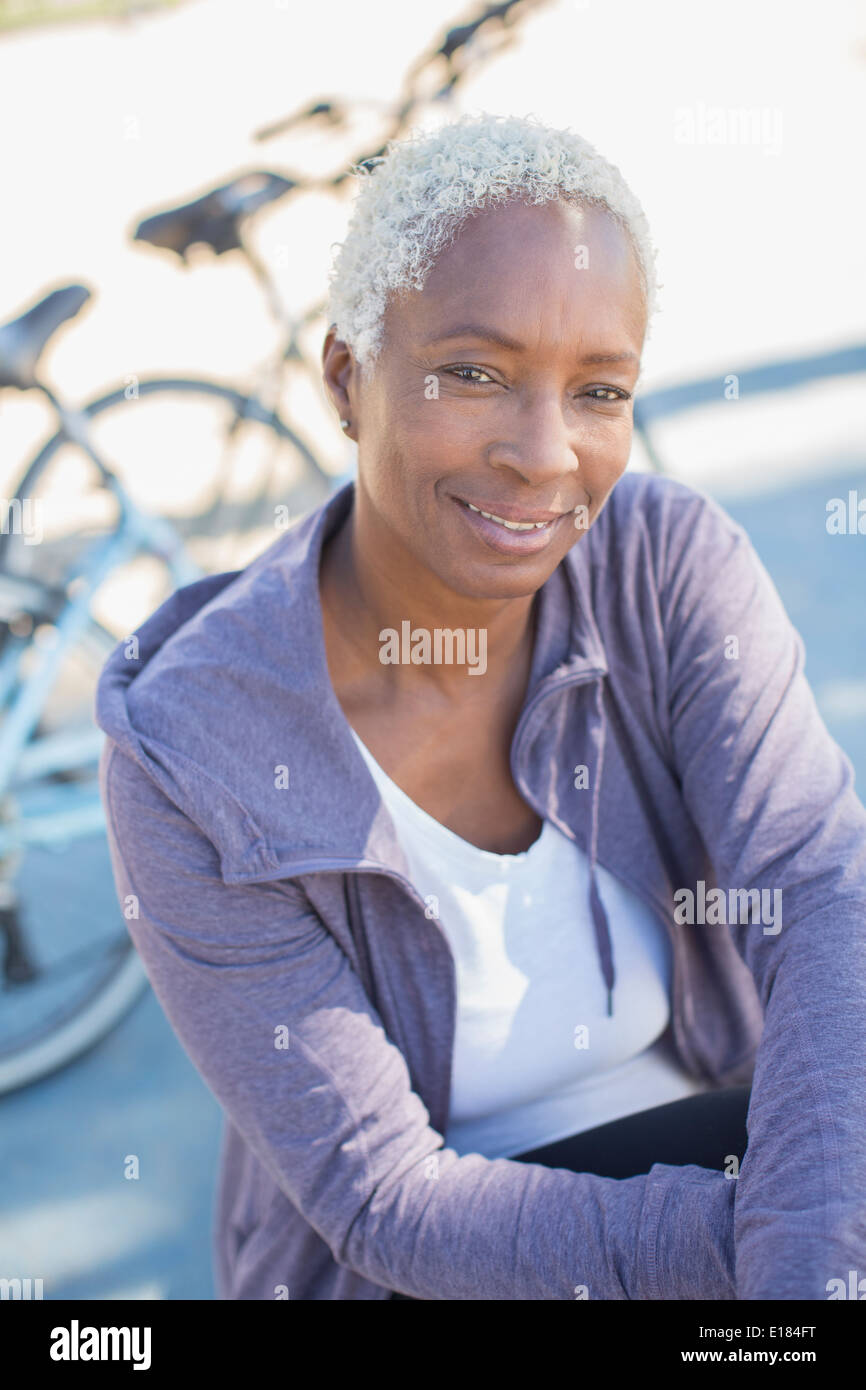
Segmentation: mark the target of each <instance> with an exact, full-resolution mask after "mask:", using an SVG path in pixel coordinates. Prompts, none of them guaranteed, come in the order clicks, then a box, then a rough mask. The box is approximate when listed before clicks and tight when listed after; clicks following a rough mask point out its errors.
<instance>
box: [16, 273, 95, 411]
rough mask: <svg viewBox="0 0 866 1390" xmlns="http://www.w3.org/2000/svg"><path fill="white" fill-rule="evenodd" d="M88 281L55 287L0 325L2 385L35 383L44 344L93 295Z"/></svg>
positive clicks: (24, 388)
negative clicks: (22, 311)
mask: <svg viewBox="0 0 866 1390" xmlns="http://www.w3.org/2000/svg"><path fill="white" fill-rule="evenodd" d="M91 293H92V291H91V290H89V289H87V287H86V286H85V285H63V286H62V287H61V288H60V289H57V290H52V291H51V292H50V294H46V295H45V296H44V297H43V298H42V299H40V300H39V302H38V303H37V304H34V305H33V307H32V308H31V309H28V310H27V311H26V313H23V314H20V315H19V317H18V318H17V319H10V321H9V323H4V324H3V326H2V328H0V389H2V387H4V386H15V387H17V388H18V390H19V391H27V390H29V389H30V387H31V386H36V385H37V384H38V383H37V380H36V363H37V362H38V361H39V358H40V356H41V354H42V351H43V349H44V347H45V344H46V343H47V342H48V339H49V338H50V337H51V335H52V333H54V332H55V331H56V330H57V329H58V328H59V327H60V325H61V323H65V322H66V320H67V319H71V318H74V317H75V315H76V314H77V313H78V311H79V309H81V308H82V307H83V305H85V304H86V303H87V301H88V299H89V298H90V296H91Z"/></svg>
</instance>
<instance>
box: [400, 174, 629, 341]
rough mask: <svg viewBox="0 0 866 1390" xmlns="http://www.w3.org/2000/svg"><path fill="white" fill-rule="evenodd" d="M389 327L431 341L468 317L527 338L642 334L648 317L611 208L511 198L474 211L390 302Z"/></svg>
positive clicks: (626, 242)
mask: <svg viewBox="0 0 866 1390" xmlns="http://www.w3.org/2000/svg"><path fill="white" fill-rule="evenodd" d="M386 321H387V323H388V328H389V331H391V332H393V333H395V335H396V336H398V337H399V336H402V335H403V334H405V333H408V334H410V335H412V336H413V337H415V338H417V337H419V336H423V338H424V340H425V341H427V340H429V339H431V338H434V337H436V336H437V335H439V334H445V333H448V332H450V331H451V330H452V329H453V328H454V327H455V326H457V325H460V324H464V323H477V324H485V325H488V326H495V327H496V328H497V329H499V330H500V331H502V332H505V333H507V334H508V335H509V336H510V337H513V338H515V339H518V340H520V341H521V342H524V343H526V344H527V347H529V346H530V345H531V344H532V343H533V342H534V343H535V345H536V346H537V347H539V348H540V347H542V346H543V345H544V344H546V343H548V342H554V341H555V340H557V339H559V338H566V339H568V340H571V339H573V338H574V337H575V335H579V336H580V337H584V336H585V335H587V334H588V333H589V332H590V331H591V336H592V337H593V339H596V338H609V337H610V336H611V335H613V336H614V337H615V336H616V335H617V334H619V335H620V336H622V335H623V334H626V335H628V336H629V338H630V339H631V340H632V345H634V340H635V339H637V341H638V343H640V342H641V341H642V339H643V333H644V330H645V324H646V315H645V306H644V299H643V291H642V286H641V277H640V271H639V267H638V262H637V257H636V255H635V252H634V248H633V246H632V244H631V240H630V238H629V236H628V234H627V232H626V231H625V230H624V229H623V228H622V227H621V226H620V225H619V223H618V222H617V221H616V219H615V218H614V217H613V216H612V215H611V214H610V213H609V212H608V211H607V210H606V209H604V208H600V207H598V206H594V205H581V206H576V205H574V204H572V203H565V202H561V201H557V200H553V201H550V202H547V203H542V204H535V205H532V204H526V203H524V202H520V201H517V202H511V203H507V204H505V205H504V206H498V207H491V208H486V209H485V210H484V211H482V212H479V213H475V214H473V215H472V216H470V217H469V218H468V219H467V220H466V221H465V222H464V223H463V224H462V226H461V227H460V228H459V230H458V232H457V234H456V236H455V238H454V240H453V241H452V242H451V244H450V245H448V246H446V247H445V248H444V249H443V250H442V251H441V252H440V253H439V256H438V258H437V260H436V263H435V265H434V266H433V268H432V269H431V270H430V272H429V274H428V276H427V279H426V281H425V283H424V288H423V290H420V291H416V290H413V291H411V292H409V293H408V294H403V295H400V296H399V297H398V299H397V300H396V301H395V302H394V303H393V304H392V305H389V308H388V310H387V311H386Z"/></svg>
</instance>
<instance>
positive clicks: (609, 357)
mask: <svg viewBox="0 0 866 1390" xmlns="http://www.w3.org/2000/svg"><path fill="white" fill-rule="evenodd" d="M451 338H483V339H485V340H486V341H487V342H489V343H497V344H498V345H499V347H504V348H508V349H509V351H511V352H523V351H524V344H523V343H519V342H518V341H517V339H516V338H509V337H508V335H507V334H505V333H499V332H498V331H497V330H496V329H495V328H483V327H479V325H478V324H474V323H464V324H461V326H460V327H459V328H452V329H450V330H449V331H448V332H447V333H435V334H434V335H433V337H432V338H425V339H424V342H423V344H422V346H423V347H429V346H430V344H431V343H447V342H448V341H449V339H451ZM580 360H581V363H586V364H587V365H589V364H600V363H605V362H639V361H640V358H639V357H638V355H637V353H636V352H589V353H587V354H586V356H585V357H582V358H581V359H580Z"/></svg>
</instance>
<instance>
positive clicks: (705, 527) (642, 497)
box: [575, 472, 748, 587]
mask: <svg viewBox="0 0 866 1390" xmlns="http://www.w3.org/2000/svg"><path fill="white" fill-rule="evenodd" d="M586 540H587V542H588V552H587V554H588V557H590V556H591V563H604V562H605V559H606V560H607V561H608V563H609V564H610V565H616V566H617V567H618V568H619V569H620V571H621V572H622V571H623V570H625V571H631V570H633V569H634V570H643V571H646V570H650V571H651V572H652V573H653V574H654V575H655V579H656V583H657V586H658V587H661V586H662V585H663V584H664V583H665V581H666V579H668V578H670V577H671V576H672V575H675V574H677V573H679V574H682V572H683V571H684V570H690V569H692V568H696V569H698V570H703V569H704V568H705V566H706V565H707V564H708V563H711V562H712V561H713V559H714V558H717V557H719V556H721V555H724V554H727V553H729V552H730V550H731V547H732V545H739V544H742V543H743V542H745V543H746V545H747V546H748V536H747V534H746V532H745V530H744V529H743V527H742V526H741V525H740V524H739V522H736V521H735V520H734V519H733V517H731V516H729V515H728V513H727V512H726V511H725V509H724V508H723V507H722V506H721V505H720V503H719V502H717V501H716V500H715V498H713V497H711V496H710V495H709V494H708V493H705V492H702V491H701V489H700V488H696V487H692V486H691V485H690V484H688V483H684V482H681V481H680V480H679V479H676V478H670V477H668V476H667V475H665V474H660V473H636V472H626V473H624V474H623V475H622V477H621V478H620V479H619V481H618V482H617V483H616V485H615V486H614V488H613V489H612V490H611V492H610V494H609V495H608V498H607V500H606V502H605V504H604V506H603V508H602V510H601V512H600V513H599V514H598V516H597V518H596V520H595V522H594V523H593V525H592V526H591V527H590V530H589V531H588V533H587V536H586ZM575 550H577V551H579V550H580V547H579V546H578V547H575Z"/></svg>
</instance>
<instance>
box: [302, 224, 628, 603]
mask: <svg viewBox="0 0 866 1390" xmlns="http://www.w3.org/2000/svg"><path fill="white" fill-rule="evenodd" d="M384 330H385V332H384V344H383V348H382V351H381V354H380V356H379V358H378V360H377V361H376V362H375V363H374V364H372V366H371V367H370V369H369V370H368V371H364V370H363V369H359V368H358V365H357V364H356V363H355V361H354V358H353V357H352V355H351V351H350V349H348V348H347V347H346V346H345V344H341V343H340V342H339V340H335V339H334V338H333V337H332V334H331V333H329V335H328V338H327V339H326V343H325V352H324V363H325V379H326V382H327V383H328V384H329V386H330V388H331V392H332V396H334V399H335V403H336V404H337V405H338V408H339V409H340V413H341V414H342V415H344V416H348V418H349V419H350V420H351V422H352V431H351V432H352V434H353V436H354V437H355V438H356V439H357V441H358V484H357V500H356V510H357V520H356V529H358V530H359V532H360V534H361V536H362V537H363V538H364V540H365V543H369V545H370V546H371V547H375V554H376V556H377V559H378V562H379V563H385V564H389V565H390V566H392V568H393V572H394V573H395V574H396V575H398V576H399V577H400V578H401V580H402V579H405V581H406V583H407V585H408V584H417V583H423V578H424V576H425V575H427V576H430V575H435V576H436V578H437V579H438V581H439V583H440V584H442V585H444V586H445V587H446V588H447V589H449V590H451V591H452V592H454V593H457V594H461V595H464V596H467V597H470V596H471V597H473V598H478V599H483V598H486V599H502V598H515V597H519V596H525V595H528V594H532V593H534V592H536V591H537V590H538V589H539V588H540V587H541V585H542V584H543V583H544V582H545V580H546V579H547V578H548V576H549V575H550V574H551V573H552V572H553V570H554V569H555V568H556V566H557V565H558V564H559V562H560V561H561V560H562V558H563V556H564V555H565V554H566V553H567V552H568V550H569V549H570V548H571V546H573V545H575V544H577V543H578V542H579V541H580V539H581V537H582V536H583V535H585V533H586V530H587V529H588V527H589V526H591V525H592V523H593V522H594V520H595V518H596V517H597V516H598V514H599V512H600V511H601V508H602V507H603V506H604V503H605V501H606V499H607V497H608V496H609V494H610V492H611V490H612V488H613V487H614V485H615V483H616V482H617V480H618V479H619V478H620V477H621V476H622V474H623V472H624V471H625V468H626V465H627V462H628V457H629V451H630V447H631V434H632V400H631V396H632V392H633V390H634V386H635V382H636V380H637V376H638V372H639V368H640V354H641V350H642V347H643V340H644V335H645V332H646V310H645V304H644V298H643V293H642V289H641V281H640V275H639V270H638V265H637V260H636V257H635V254H634V251H633V249H632V247H631V243H630V241H629V239H628V236H627V234H626V233H625V232H624V231H623V230H622V229H621V228H620V227H619V225H618V224H617V223H616V221H615V220H614V219H613V218H612V217H611V216H610V215H609V214H608V213H607V212H605V211H604V210H602V209H598V208H594V207H585V208H582V207H575V206H574V205H570V204H566V203H560V202H550V203H545V204H541V205H536V206H532V205H526V204H524V203H510V204H507V205H505V206H504V207H498V208H489V209H487V210H485V211H484V212H482V213H479V214H476V215H474V216H473V217H471V218H470V219H469V220H468V221H467V222H465V223H464V224H463V226H462V228H461V229H460V231H459V233H458V235H457V237H456V238H455V240H454V241H453V242H452V243H451V245H450V246H448V247H446V249H445V250H444V251H442V252H441V253H440V256H439V258H438V260H437V262H436V264H435V266H434V267H433V269H432V270H431V271H430V273H429V275H428V277H427V280H426V282H425V285H424V288H423V290H421V291H411V292H406V293H401V294H400V295H399V296H393V297H392V299H391V300H390V301H389V304H388V308H387V310H386V314H385V322H384ZM473 508H477V509H479V510H473ZM481 512H489V513H492V514H493V516H494V517H497V518H500V520H490V519H487V518H485V517H484V516H482V515H481ZM503 521H509V522H512V523H517V524H518V526H519V528H520V529H514V528H513V527H506V526H504V525H503V524H502V523H503ZM537 522H543V523H544V525H542V526H538V525H535V524H532V525H531V526H529V524H530V523H537ZM528 526H529V529H524V528H526V527H528Z"/></svg>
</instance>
